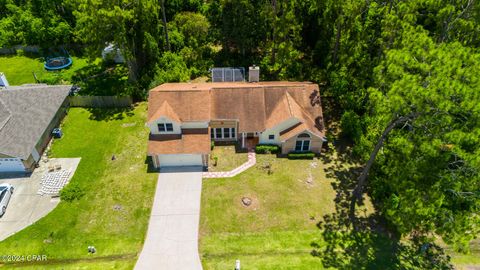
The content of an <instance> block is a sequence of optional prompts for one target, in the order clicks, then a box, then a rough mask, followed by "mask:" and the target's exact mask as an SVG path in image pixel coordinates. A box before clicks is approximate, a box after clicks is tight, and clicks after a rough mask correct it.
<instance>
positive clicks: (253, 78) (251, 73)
mask: <svg viewBox="0 0 480 270" xmlns="http://www.w3.org/2000/svg"><path fill="white" fill-rule="evenodd" d="M248 81H249V82H259V81H260V67H257V66H255V65H253V66H251V67H249V68H248Z"/></svg>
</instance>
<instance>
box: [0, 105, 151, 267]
mask: <svg viewBox="0 0 480 270" xmlns="http://www.w3.org/2000/svg"><path fill="white" fill-rule="evenodd" d="M93 112H94V113H91V112H90V111H88V110H86V109H71V110H70V112H69V114H68V115H67V117H66V119H65V121H64V124H63V131H64V134H65V135H64V137H63V138H62V139H60V140H56V141H55V142H54V144H53V148H52V151H51V155H52V156H53V157H63V158H65V157H81V158H82V159H81V161H80V164H79V166H78V169H77V171H76V172H75V175H74V177H73V179H72V182H73V183H77V184H79V185H80V186H81V187H82V188H83V189H84V190H85V192H86V193H85V195H84V196H83V197H82V198H81V199H79V200H76V201H73V202H71V203H68V202H61V203H60V204H59V205H58V206H57V208H55V210H53V211H52V212H51V213H49V214H48V215H47V216H46V217H44V218H42V219H41V220H39V221H38V222H36V223H34V224H33V225H31V226H30V227H28V228H26V229H25V230H23V231H21V232H19V233H17V234H15V235H13V236H12V237H10V238H8V239H6V240H4V241H3V242H0V250H1V253H2V254H18V255H22V254H23V255H27V254H42V255H47V257H48V261H47V262H46V263H47V265H42V266H39V265H37V266H36V267H35V269H38V268H39V267H40V268H42V269H44V268H51V269H109V268H110V269H113V268H117V266H118V267H119V268H123V269H131V268H132V266H133V265H134V263H135V260H136V257H137V254H138V253H139V252H140V250H141V248H142V245H143V241H144V237H145V233H146V229H147V225H148V220H149V214H150V210H151V205H152V200H153V195H154V192H155V185H156V179H157V174H156V173H148V172H147V164H146V163H145V156H146V143H147V138H148V130H147V129H146V128H145V125H144V123H145V118H146V104H145V103H143V104H140V105H138V106H137V107H136V108H135V109H133V110H131V111H125V110H94V111H93ZM96 119H104V120H102V121H98V120H96ZM112 155H115V156H116V160H114V161H112V159H111V157H112ZM114 206H117V207H118V206H120V210H116V209H115V208H116V207H114ZM89 245H94V246H95V247H96V249H97V253H96V254H94V255H91V254H89V253H88V252H87V246H89ZM6 266H9V267H16V268H18V267H21V266H25V267H26V269H29V267H30V268H31V267H32V266H31V265H23V264H17V265H6ZM31 269H34V268H31Z"/></svg>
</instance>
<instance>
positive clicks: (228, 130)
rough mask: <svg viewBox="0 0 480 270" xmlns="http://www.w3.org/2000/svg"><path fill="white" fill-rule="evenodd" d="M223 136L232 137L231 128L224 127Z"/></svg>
mask: <svg viewBox="0 0 480 270" xmlns="http://www.w3.org/2000/svg"><path fill="white" fill-rule="evenodd" d="M223 138H225V139H228V138H230V128H223Z"/></svg>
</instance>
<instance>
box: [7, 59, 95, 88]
mask: <svg viewBox="0 0 480 270" xmlns="http://www.w3.org/2000/svg"><path fill="white" fill-rule="evenodd" d="M72 59H73V64H72V66H70V67H69V68H67V69H63V70H61V71H47V70H45V68H44V67H43V64H44V60H43V58H42V57H37V58H32V57H27V56H17V55H7V56H1V57H0V72H3V73H4V74H5V76H6V77H7V80H8V82H9V83H10V85H21V84H26V83H35V79H34V77H33V72H35V74H36V75H37V78H38V79H39V80H40V81H42V82H46V83H69V82H70V81H71V80H72V76H73V75H74V74H75V72H77V71H78V70H79V69H81V68H83V67H85V66H87V60H86V59H84V58H78V57H72Z"/></svg>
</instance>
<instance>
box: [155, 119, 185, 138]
mask: <svg viewBox="0 0 480 270" xmlns="http://www.w3.org/2000/svg"><path fill="white" fill-rule="evenodd" d="M161 123H172V125H173V131H172V132H158V124H161ZM147 126H148V127H149V128H150V132H151V133H152V134H155V135H156V134H180V133H181V132H182V130H181V128H180V123H177V122H175V121H172V120H170V119H169V118H167V117H163V116H162V117H160V118H158V119H157V120H155V121H152V122H151V123H149V124H147Z"/></svg>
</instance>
